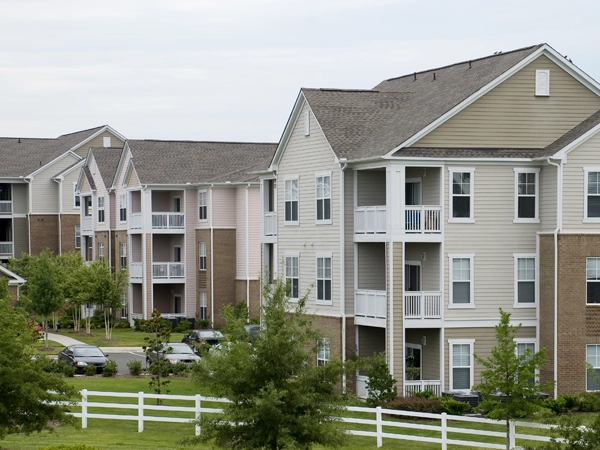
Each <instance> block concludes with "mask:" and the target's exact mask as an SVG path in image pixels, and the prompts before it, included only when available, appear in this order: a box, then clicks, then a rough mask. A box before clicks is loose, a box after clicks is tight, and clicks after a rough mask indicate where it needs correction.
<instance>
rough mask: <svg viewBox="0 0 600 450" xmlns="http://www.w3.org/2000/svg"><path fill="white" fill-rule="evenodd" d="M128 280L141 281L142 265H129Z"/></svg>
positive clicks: (136, 263)
mask: <svg viewBox="0 0 600 450" xmlns="http://www.w3.org/2000/svg"><path fill="white" fill-rule="evenodd" d="M129 278H131V279H133V280H141V279H142V263H141V262H133V263H131V264H129Z"/></svg>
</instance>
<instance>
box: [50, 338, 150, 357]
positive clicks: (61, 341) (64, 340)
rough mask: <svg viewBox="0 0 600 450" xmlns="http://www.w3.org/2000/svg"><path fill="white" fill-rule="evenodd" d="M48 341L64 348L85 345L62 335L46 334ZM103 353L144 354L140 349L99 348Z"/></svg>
mask: <svg viewBox="0 0 600 450" xmlns="http://www.w3.org/2000/svg"><path fill="white" fill-rule="evenodd" d="M48 340H50V341H54V342H58V343H59V344H61V345H64V346H65V347H68V346H69V345H86V343H85V342H81V341H78V340H77V339H73V338H71V337H69V336H63V335H62V334H54V333H48ZM100 350H102V351H103V352H104V353H109V354H110V353H144V350H143V349H142V347H100Z"/></svg>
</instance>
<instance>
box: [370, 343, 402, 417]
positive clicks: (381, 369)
mask: <svg viewBox="0 0 600 450" xmlns="http://www.w3.org/2000/svg"><path fill="white" fill-rule="evenodd" d="M367 377H369V378H368V381H367V392H368V394H369V398H368V399H367V404H369V405H371V406H379V405H381V404H382V403H384V402H386V401H388V400H393V399H395V398H396V396H397V395H398V392H397V390H396V380H395V379H394V377H393V376H392V375H391V374H390V369H389V367H388V365H387V362H386V360H385V354H384V353H378V354H376V355H374V356H373V358H372V359H371V360H370V364H369V367H368V368H367Z"/></svg>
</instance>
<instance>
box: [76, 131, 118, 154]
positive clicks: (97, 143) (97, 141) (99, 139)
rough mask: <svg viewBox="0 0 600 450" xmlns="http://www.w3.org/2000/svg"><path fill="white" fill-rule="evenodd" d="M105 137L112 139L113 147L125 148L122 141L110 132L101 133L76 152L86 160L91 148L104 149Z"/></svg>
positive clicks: (111, 144)
mask: <svg viewBox="0 0 600 450" xmlns="http://www.w3.org/2000/svg"><path fill="white" fill-rule="evenodd" d="M104 137H110V146H111V147H120V148H123V145H124V144H125V143H124V142H123V141H122V140H121V139H119V138H118V137H116V136H115V135H114V134H112V133H111V132H110V131H104V132H103V133H100V134H99V135H98V136H96V137H95V138H94V139H92V140H90V141H89V142H86V143H85V144H83V145H82V146H81V147H79V148H78V149H77V150H75V152H76V153H77V154H78V155H79V156H81V157H82V158H85V157H86V156H87V154H88V152H89V150H90V148H91V147H104V139H103V138H104Z"/></svg>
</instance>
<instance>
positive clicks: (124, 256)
mask: <svg viewBox="0 0 600 450" xmlns="http://www.w3.org/2000/svg"><path fill="white" fill-rule="evenodd" d="M123 249H125V251H124V252H123ZM123 253H125V254H123ZM123 258H125V265H123ZM119 266H120V267H121V268H122V269H124V268H126V267H127V242H119Z"/></svg>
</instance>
